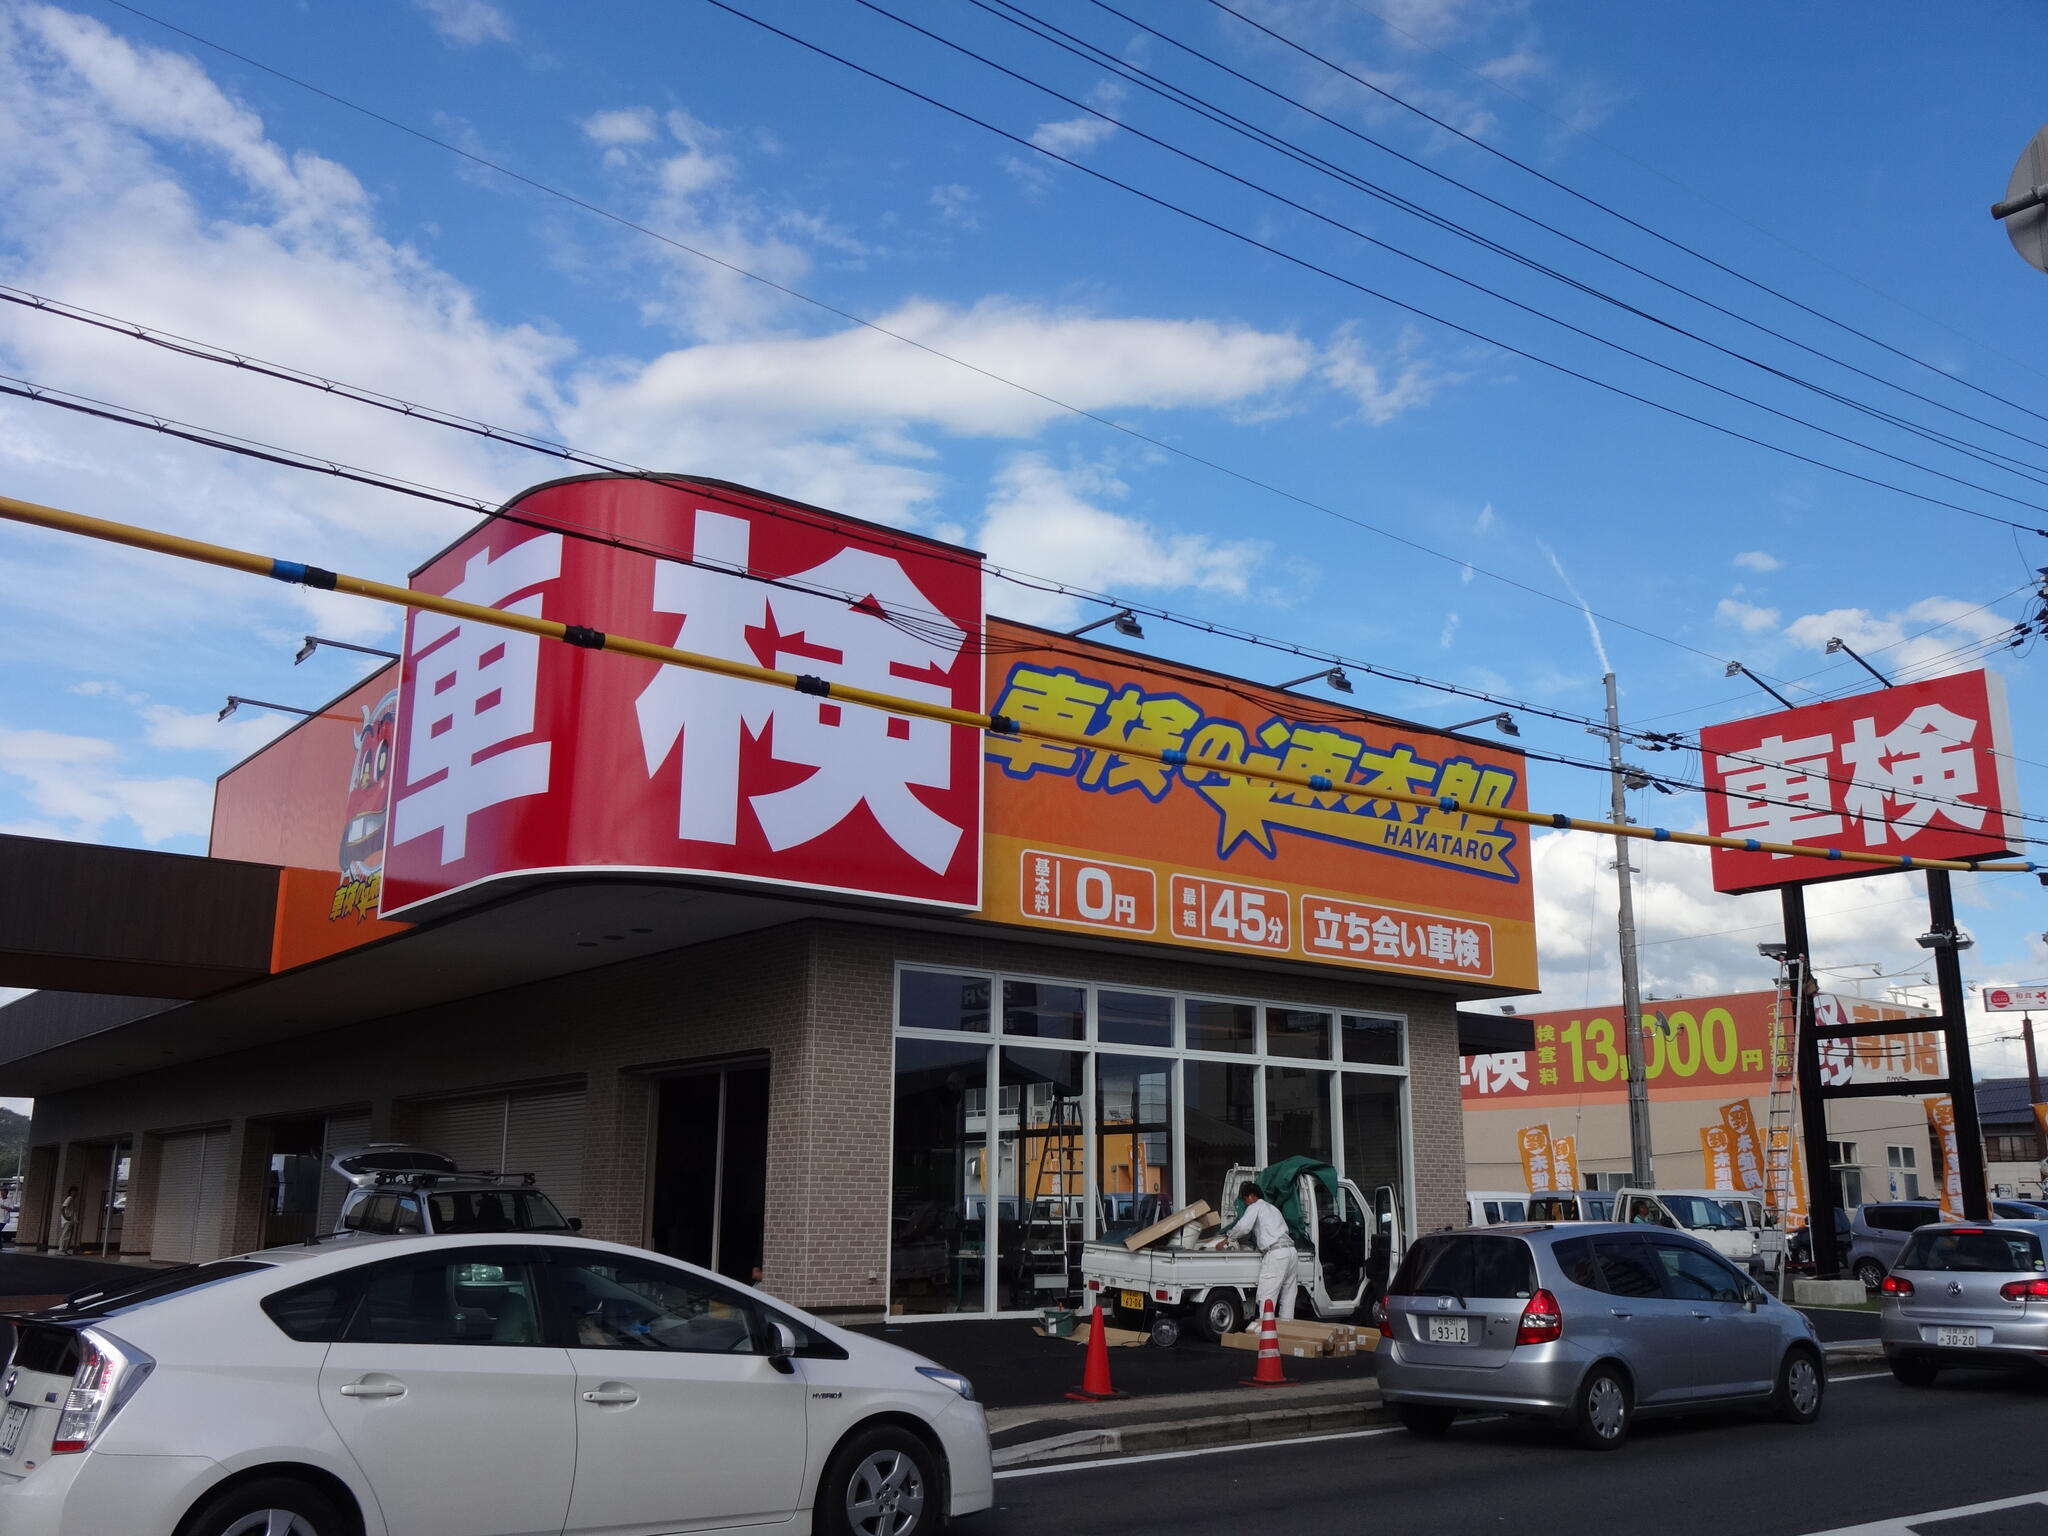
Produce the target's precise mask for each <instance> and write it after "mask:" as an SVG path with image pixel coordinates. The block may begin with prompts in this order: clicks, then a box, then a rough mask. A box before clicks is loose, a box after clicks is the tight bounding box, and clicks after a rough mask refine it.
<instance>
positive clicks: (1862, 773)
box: [1700, 671, 2019, 891]
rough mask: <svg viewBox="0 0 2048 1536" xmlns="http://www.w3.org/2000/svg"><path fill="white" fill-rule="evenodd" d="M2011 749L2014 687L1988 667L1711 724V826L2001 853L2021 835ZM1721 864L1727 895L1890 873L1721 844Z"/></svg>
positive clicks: (1865, 845) (1866, 845)
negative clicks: (2009, 694)
mask: <svg viewBox="0 0 2048 1536" xmlns="http://www.w3.org/2000/svg"><path fill="white" fill-rule="evenodd" d="M2010 749H2011V735H2010V732H2009V731H2008V729H2007V726H2006V718H2005V690H2004V687H2003V685H2002V684H2001V682H2000V680H1999V678H1998V677H1997V676H1996V675H1995V674H1993V673H1990V672H1984V671H1977V672H1961V673H1958V674H1956V675H1955V676H1954V677H1937V678H1931V679H1929V680H1928V681H1926V682H1921V683H1907V684H1904V685H1903V686H1901V687H1897V688H1887V689H1884V690H1882V691H1879V692H1875V693H1863V694H1858V695H1856V696H1855V697H1854V698H1848V699H1835V700H1831V701H1829V702H1827V703H1824V704H1808V705H1805V706H1803V707H1801V708H1799V709H1792V710H1786V711H1783V712H1781V713H1779V714H1774V715H1758V716H1756V717H1754V718H1752V719H1748V720H1736V721H1731V722H1729V723H1728V724H1726V725H1710V726H1707V727H1705V728H1704V729H1703V730H1701V732H1700V758H1701V762H1702V764H1703V767H1704V772H1705V779H1706V784H1707V789H1708V794H1707V829H1708V830H1709V831H1710V832H1712V833H1714V834H1715V835H1716V836H1720V837H1740V838H1746V839H1754V840H1756V841H1757V842H1762V843H1794V844H1799V845H1802V846H1804V845H1812V846H1814V847H1818V848H1840V849H1843V850H1844V851H1862V852H1870V853H1892V854H1904V855H1906V856H1907V857H1910V858H1916V859H1965V858H1975V857H1996V856H1998V855H2000V854H2004V853H2007V852H2010V851H2011V848H2012V846H2013V843H2014V842H2015V841H2016V839H2017V837H2018V827H2017V818H2016V816H2015V813H2016V812H2017V811H2018V809H2019V798H2018V795H2017V793H2016V792H2015V789H2014V785H2013V773H2012V755H2011V750H2010ZM1717 791H1718V792H1717ZM1713 864H1714V889H1716V890H1718V891H1756V890H1764V889H1767V888H1769V887H1771V886H1777V885H1788V884H1791V883H1793V882H1795V881H1811V880H1833V879H1841V878H1844V877H1848V876H1854V875H1868V874H1877V873H1882V872H1883V866H1879V865H1871V864H1852V863H1846V862H1839V861H1836V862H1826V863H1823V862H1821V861H1820V860H1818V859H1813V858H1806V857H1802V856H1800V855H1797V854H1786V853H1762V852H1749V851H1746V850H1742V849H1732V848H1716V849H1714V851H1713Z"/></svg>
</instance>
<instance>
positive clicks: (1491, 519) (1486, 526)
mask: <svg viewBox="0 0 2048 1536" xmlns="http://www.w3.org/2000/svg"><path fill="white" fill-rule="evenodd" d="M1499 521H1500V519H1499V518H1498V517H1496V516H1495V515H1494V510H1493V503H1492V502H1490V501H1489V502H1488V503H1487V504H1486V505H1485V506H1483V507H1481V508H1480V509H1479V515H1478V516H1477V517H1475V518H1473V519H1472V531H1473V532H1474V533H1491V532H1492V531H1493V525H1494V524H1495V523H1497V522H1499Z"/></svg>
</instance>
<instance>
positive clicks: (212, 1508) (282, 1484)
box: [178, 1477, 363, 1536]
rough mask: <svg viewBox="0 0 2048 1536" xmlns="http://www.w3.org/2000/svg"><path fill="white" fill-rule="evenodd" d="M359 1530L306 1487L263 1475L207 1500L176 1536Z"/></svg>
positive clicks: (334, 1535)
mask: <svg viewBox="0 0 2048 1536" xmlns="http://www.w3.org/2000/svg"><path fill="white" fill-rule="evenodd" d="M362 1528H363V1527H362V1523H361V1522H360V1521H359V1520H357V1519H356V1518H355V1516H354V1515H353V1514H351V1513H350V1512H348V1511H345V1510H344V1509H342V1507H341V1506H340V1505H338V1504H336V1503H335V1502H334V1500H333V1499H331V1498H329V1497H328V1496H327V1495H326V1494H324V1493H322V1492H321V1491H320V1490H319V1489H318V1488H315V1487H313V1486H312V1485H311V1484H310V1483H302V1482H299V1481H297V1480H296V1479H294V1478H289V1477H264V1478H258V1479H257V1480H256V1481H254V1482H249V1483H242V1484H240V1485H239V1486H237V1487H234V1488H229V1489H226V1490H225V1491H223V1492H221V1493H218V1494H216V1495H215V1496H214V1497H212V1498H211V1499H208V1500H207V1501H206V1502H205V1503H203V1504H201V1505H200V1506H199V1507H198V1508H197V1509H195V1510H193V1511H192V1513H191V1514H189V1515H187V1516H186V1517H185V1522H184V1524H182V1525H180V1526H179V1527H178V1536H356V1533H357V1532H359V1531H361V1530H362Z"/></svg>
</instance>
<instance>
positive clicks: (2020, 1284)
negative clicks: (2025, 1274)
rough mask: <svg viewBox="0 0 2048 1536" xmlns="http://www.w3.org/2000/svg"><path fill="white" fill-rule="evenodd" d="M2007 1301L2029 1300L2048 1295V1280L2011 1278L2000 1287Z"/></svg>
mask: <svg viewBox="0 0 2048 1536" xmlns="http://www.w3.org/2000/svg"><path fill="white" fill-rule="evenodd" d="M1998 1294H1999V1295H2001V1296H2003V1297H2004V1298H2005V1299H2006V1300H2007V1301H2029V1300H2035V1299H2039V1298H2043V1297H2048V1280H2011V1281H2008V1282H2006V1283H2005V1284H2004V1285H2001V1286H2000V1287H1999V1288H1998Z"/></svg>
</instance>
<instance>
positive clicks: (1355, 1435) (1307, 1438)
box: [996, 1420, 1477, 1481]
mask: <svg viewBox="0 0 2048 1536" xmlns="http://www.w3.org/2000/svg"><path fill="white" fill-rule="evenodd" d="M1474 1422H1477V1421H1476V1420H1475V1421H1474ZM1406 1433H1407V1430H1405V1429H1404V1428H1403V1427H1402V1426H1401V1425H1399V1424H1389V1425H1388V1426H1386V1427H1385V1428H1384V1429H1352V1430H1345V1431H1343V1432H1341V1433H1339V1434H1334V1435H1298V1436H1296V1437H1295V1438H1294V1439H1292V1440H1244V1441H1239V1442H1238V1443H1236V1444H1232V1445H1204V1446H1200V1447H1198V1448H1195V1449H1191V1450H1185V1451H1145V1452H1142V1453H1141V1454H1139V1455H1136V1456H1102V1457H1098V1458H1097V1459H1096V1460H1094V1461H1070V1462H1067V1463H1065V1464H1063V1465H1061V1466H1057V1467H1012V1468H1010V1469H1009V1470H1008V1471H1006V1472H998V1473H997V1474H996V1477H997V1479H998V1480H999V1481H1000V1480H1001V1479H1003V1478H1006V1477H1049V1476H1051V1475H1052V1474H1053V1473H1055V1472H1086V1471H1089V1470H1090V1469H1092V1468H1095V1467H1128V1466H1134V1465H1135V1464H1137V1463H1138V1462H1141V1461H1184V1460H1185V1459H1187V1458H1188V1457H1190V1456H1227V1455H1229V1454H1230V1453H1231V1452H1233V1451H1272V1450H1278V1449H1279V1448H1280V1447H1281V1446H1285V1445H1322V1444H1327V1443H1328V1442H1329V1441H1332V1440H1369V1439H1371V1438H1373V1437H1374V1436H1376V1435H1402V1434H1406Z"/></svg>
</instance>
